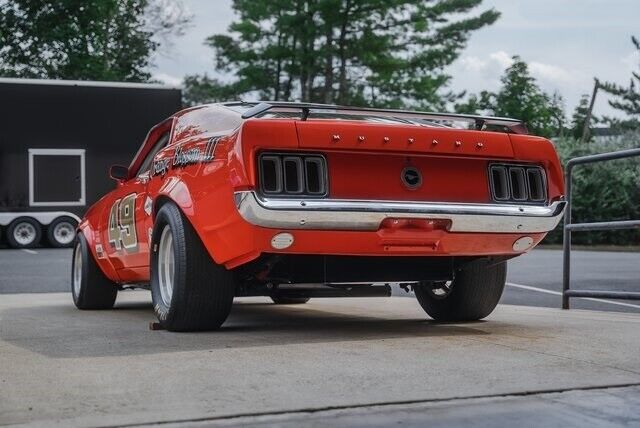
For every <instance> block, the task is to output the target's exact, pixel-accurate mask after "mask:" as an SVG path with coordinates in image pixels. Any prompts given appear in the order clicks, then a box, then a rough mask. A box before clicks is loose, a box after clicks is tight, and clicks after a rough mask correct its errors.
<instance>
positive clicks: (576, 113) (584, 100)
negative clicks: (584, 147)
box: [571, 94, 596, 140]
mask: <svg viewBox="0 0 640 428" xmlns="http://www.w3.org/2000/svg"><path fill="white" fill-rule="evenodd" d="M588 110H589V95H588V94H583V95H582V96H581V97H580V102H578V105H577V106H576V108H575V109H574V110H573V115H572V116H571V135H572V136H573V138H575V139H576V140H579V139H581V138H582V133H583V132H584V124H585V122H586V121H587V111H588ZM591 120H592V121H596V118H595V117H593V116H592V117H591ZM589 135H592V133H591V127H589Z"/></svg>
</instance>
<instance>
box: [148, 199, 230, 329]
mask: <svg viewBox="0 0 640 428" xmlns="http://www.w3.org/2000/svg"><path fill="white" fill-rule="evenodd" d="M151 249H152V251H151V261H150V268H151V296H152V299H153V307H154V310H155V313H156V316H157V317H158V320H159V321H160V325H161V326H162V327H163V328H165V329H167V330H170V331H197V330H215V329H218V328H220V326H221V325H222V323H224V321H225V320H226V319H227V317H228V316H229V312H230V311H231V305H232V304H233V297H234V295H235V291H236V283H235V278H234V275H233V273H232V272H231V271H228V270H226V269H225V268H224V267H223V266H220V265H218V264H216V263H215V262H214V261H213V260H212V259H211V257H210V256H209V253H208V252H207V250H206V249H205V248H204V245H203V244H202V242H201V241H200V238H199V237H198V235H197V234H196V232H195V230H194V229H193V227H192V226H191V224H190V223H189V221H188V220H186V219H185V217H184V216H183V214H182V213H181V212H180V210H179V209H178V207H177V206H176V205H174V204H173V203H166V204H165V205H163V206H162V208H160V210H159V211H158V214H157V215H156V220H155V224H154V227H153V234H152V243H151Z"/></svg>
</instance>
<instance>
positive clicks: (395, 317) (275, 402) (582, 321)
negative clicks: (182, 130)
mask: <svg viewBox="0 0 640 428" xmlns="http://www.w3.org/2000/svg"><path fill="white" fill-rule="evenodd" d="M152 320H153V312H152V310H151V303H150V299H149V295H148V293H145V292H128V293H122V294H121V295H120V296H119V298H118V302H117V307H116V309H114V310H109V311H78V310H76V309H75V308H74V307H73V305H72V303H71V300H70V297H69V295H68V293H52V294H47V293H38V294H6V295H3V296H2V297H1V298H0V383H1V385H2V387H1V388H0V424H14V423H35V424H42V425H46V426H51V425H56V424H57V425H60V426H70V425H83V426H113V425H126V424H152V423H157V422H163V423H164V422H174V423H177V424H179V425H186V426H189V425H193V424H205V425H212V424H233V423H238V424H257V423H267V424H275V425H279V424H280V423H279V422H278V421H277V420H272V421H269V420H261V418H284V419H285V420H290V421H294V422H295V421H296V420H298V421H299V420H300V418H301V417H303V418H306V416H310V415H313V418H316V419H315V421H316V422H315V423H318V424H320V423H324V422H327V423H329V422H331V421H334V422H335V424H336V425H337V424H339V422H340V419H335V414H334V413H332V411H333V412H335V411H339V412H342V413H341V414H340V417H343V418H347V419H343V420H344V422H345V423H349V424H350V423H351V422H352V421H355V420H356V419H357V415H358V414H359V412H360V413H361V412H363V406H364V407H367V406H382V407H384V408H385V409H386V408H387V407H386V406H392V407H389V408H388V412H387V411H385V410H383V411H382V413H384V414H385V415H386V416H385V418H386V419H385V418H382V419H380V420H379V422H378V423H376V424H377V425H380V424H382V425H385V423H384V422H385V421H387V422H393V420H394V419H400V420H401V421H408V423H409V422H411V424H416V425H418V424H424V422H425V421H427V420H431V415H436V416H437V417H436V418H435V419H433V420H440V421H447V420H449V421H451V422H456V421H458V422H460V423H462V422H463V421H464V420H465V419H464V417H463V416H464V415H467V416H466V417H471V416H473V415H474V414H479V415H483V414H484V415H488V416H487V417H488V418H489V419H488V420H490V418H494V419H493V420H494V421H495V420H498V419H496V418H499V415H500V414H505V415H506V414H508V412H512V413H513V418H515V419H506V420H503V425H504V426H508V425H511V424H506V425H505V424H504V422H506V421H512V420H513V421H516V422H517V421H518V420H520V419H518V417H520V418H522V417H525V416H526V415H529V416H530V417H533V416H536V415H538V417H539V418H543V419H535V418H534V419H528V420H529V423H533V424H534V425H535V421H536V420H538V421H541V423H544V422H545V421H548V420H550V419H544V418H550V417H552V416H550V415H553V414H554V413H553V412H556V413H557V415H558V418H564V419H567V418H569V416H568V415H569V413H567V412H568V410H571V412H573V414H579V413H581V411H580V410H579V408H577V407H575V406H576V405H577V404H576V403H583V404H581V405H583V406H584V407H583V410H584V412H583V413H585V412H586V413H588V416H589V418H592V419H585V418H581V419H577V420H575V421H574V422H575V423H573V424H572V425H563V426H581V425H580V424H581V423H583V422H584V421H585V420H587V421H591V422H593V421H601V422H603V423H605V422H606V423H615V424H618V423H619V424H627V425H629V426H630V425H633V424H635V423H639V422H640V412H639V411H638V407H637V404H638V402H639V400H640V394H639V392H638V388H637V386H638V385H640V315H637V314H626V313H614V312H591V311H582V310H576V311H561V310H557V309H548V308H533V307H522V306H511V305H500V306H499V307H498V308H497V310H496V311H495V312H494V314H492V315H491V316H490V317H489V318H488V319H487V321H483V322H475V323H461V324H444V323H443V324H438V323H434V322H431V321H428V320H427V319H426V317H425V314H424V313H423V312H422V310H421V309H420V307H419V306H418V304H417V302H416V301H415V300H414V299H407V298H386V299H382V298H368V299H324V300H323V299H317V300H311V302H309V303H308V304H306V305H302V306H288V307H287V306H276V305H272V304H269V303H267V301H266V299H262V298H252V299H240V301H239V302H237V304H235V305H234V308H233V311H232V314H231V317H230V318H229V320H228V322H227V323H226V324H225V325H224V327H223V329H222V330H221V331H218V332H208V333H189V334H176V333H169V332H166V331H151V330H149V328H148V324H149V322H150V321H152ZM612 386H618V387H624V388H623V389H622V390H619V391H618V392H616V391H615V390H612V389H608V388H610V387H612ZM592 388H596V389H594V390H591V389H592ZM585 389H586V390H585ZM620 391H622V392H620ZM549 393H560V394H565V395H562V396H561V397H560V398H562V397H564V398H562V399H560V398H553V397H552V396H548V395H546V394H549ZM566 394H568V395H566ZM589 394H590V395H589ZM587 396H591V397H592V398H593V396H597V397H599V399H598V400H596V401H597V402H598V403H599V404H598V405H597V406H596V405H594V404H593V401H592V402H591V404H589V401H588V400H586V399H584V397H587ZM572 397H573V398H572ZM474 400H475V401H474ZM477 400H485V401H481V402H478V401H477ZM572 400H573V401H572ZM478 403H481V404H478ZM482 403H484V404H482ZM571 403H574V404H571ZM394 404H397V406H399V407H393V405H394ZM376 408H377V409H378V410H375V411H377V412H380V407H376ZM421 409H422V410H421ZM447 409H448V410H447ZM474 409H476V410H474ZM480 409H482V410H480ZM588 409H591V410H589V411H588V412H587V410H588ZM372 411H373V410H372ZM327 412H328V413H327ZM447 412H449V413H447ZM452 412H453V413H452ZM476 412H479V413H476ZM550 412H551V413H550ZM612 413H613V414H615V415H616V418H618V419H615V420H614V422H611V421H610V417H611V414H612ZM438 415H439V416H438ZM238 418H240V419H238ZM438 418H440V419H438ZM447 418H454V419H447ZM564 419H561V420H564ZM305 420H306V419H305ZM366 420H367V419H366V418H365V419H362V421H366ZM336 421H337V422H336ZM369 421H370V422H371V423H370V424H367V425H369V426H370V425H373V422H374V420H373V419H370V420H369ZM616 421H617V422H616ZM443 423H444V422H443ZM456 423H457V422H456ZM293 425H295V424H292V425H291V426H293ZM511 426H512V425H511Z"/></svg>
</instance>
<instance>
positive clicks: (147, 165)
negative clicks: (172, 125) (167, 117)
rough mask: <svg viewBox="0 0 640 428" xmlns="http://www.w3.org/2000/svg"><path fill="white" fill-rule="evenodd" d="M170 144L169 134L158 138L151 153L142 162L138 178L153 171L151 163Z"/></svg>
mask: <svg viewBox="0 0 640 428" xmlns="http://www.w3.org/2000/svg"><path fill="white" fill-rule="evenodd" d="M168 142H169V132H166V133H164V134H162V136H161V137H160V138H158V141H157V142H156V145H155V146H153V148H152V149H151V151H149V153H148V154H147V157H146V158H144V162H142V165H140V169H138V172H137V173H136V175H137V176H140V175H142V174H144V173H146V172H149V170H150V169H151V162H153V158H154V157H156V155H157V154H158V152H159V151H160V150H162V149H163V148H164V147H166V146H167V143H168Z"/></svg>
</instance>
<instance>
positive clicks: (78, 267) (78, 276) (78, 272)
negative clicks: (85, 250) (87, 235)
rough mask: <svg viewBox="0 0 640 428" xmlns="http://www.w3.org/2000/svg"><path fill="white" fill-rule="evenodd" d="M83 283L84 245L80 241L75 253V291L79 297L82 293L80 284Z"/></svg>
mask: <svg viewBox="0 0 640 428" xmlns="http://www.w3.org/2000/svg"><path fill="white" fill-rule="evenodd" d="M81 283H82V247H81V246H80V243H78V245H76V249H75V251H74V254H73V293H74V294H75V295H76V297H78V296H79V295H80V285H81Z"/></svg>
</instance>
